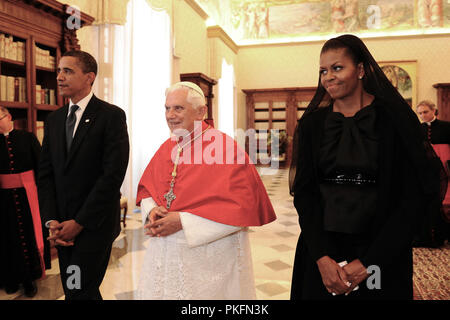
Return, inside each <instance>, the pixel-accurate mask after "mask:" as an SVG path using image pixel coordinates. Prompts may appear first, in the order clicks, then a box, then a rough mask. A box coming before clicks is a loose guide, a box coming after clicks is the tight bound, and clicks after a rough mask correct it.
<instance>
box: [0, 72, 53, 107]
mask: <svg viewBox="0 0 450 320" xmlns="http://www.w3.org/2000/svg"><path fill="white" fill-rule="evenodd" d="M55 93H56V92H55V90H54V89H48V88H43V87H42V86H41V85H39V84H38V85H36V104H51V105H56V94H55ZM26 97H27V80H26V79H25V78H24V77H13V76H5V75H0V101H10V102H26V101H27V98H26Z"/></svg>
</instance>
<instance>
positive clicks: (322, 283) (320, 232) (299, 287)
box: [290, 35, 440, 300]
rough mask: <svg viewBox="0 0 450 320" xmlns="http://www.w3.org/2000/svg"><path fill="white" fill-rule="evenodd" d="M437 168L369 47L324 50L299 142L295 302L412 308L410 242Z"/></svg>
mask: <svg viewBox="0 0 450 320" xmlns="http://www.w3.org/2000/svg"><path fill="white" fill-rule="evenodd" d="M436 161H438V160H437V158H435V157H434V156H433V153H432V151H431V148H430V147H429V146H428V145H427V144H426V143H424V142H423V138H422V133H421V129H420V123H419V121H418V119H417V116H416V115H415V114H414V112H413V111H412V109H411V107H410V106H409V105H408V104H407V102H406V101H405V100H404V99H403V98H402V97H401V95H400V94H399V93H398V92H397V90H396V89H395V88H394V87H393V86H392V85H391V83H390V82H389V80H388V79H387V78H386V76H385V75H384V73H383V71H382V70H381V69H380V67H379V66H378V64H377V63H376V62H375V60H374V59H373V57H372V55H371V54H370V52H369V51H368V49H367V47H366V46H365V45H364V43H363V42H362V41H361V40H360V39H359V38H358V37H355V36H352V35H343V36H340V37H337V38H333V39H331V40H328V41H327V42H326V43H325V44H324V46H323V48H322V51H321V54H320V76H319V84H318V89H317V91H316V93H315V95H314V97H313V99H312V100H311V102H310V104H309V106H308V108H307V110H306V112H305V114H304V115H303V117H302V118H301V119H300V120H299V122H298V125H297V129H296V133H295V137H294V152H293V160H292V165H291V171H290V189H291V194H292V195H293V196H294V204H295V207H296V209H297V212H298V214H299V222H300V227H301V234H300V237H299V241H298V245H297V251H296V256H295V262H294V272H293V278H292V289H291V299H294V300H295V299H377V298H380V299H412V296H413V291H412V274H413V269H412V246H411V241H412V238H413V234H414V231H415V229H416V228H417V222H418V221H419V220H420V217H421V216H423V214H424V212H425V210H424V207H425V204H426V203H427V202H428V201H429V199H430V198H431V197H433V196H435V195H436V194H438V193H439V191H440V190H439V170H438V169H437V162H436ZM370 272H372V274H370Z"/></svg>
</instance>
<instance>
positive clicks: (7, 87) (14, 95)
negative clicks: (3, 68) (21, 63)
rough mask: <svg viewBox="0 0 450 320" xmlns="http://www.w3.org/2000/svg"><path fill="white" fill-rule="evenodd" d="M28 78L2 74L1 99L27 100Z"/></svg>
mask: <svg viewBox="0 0 450 320" xmlns="http://www.w3.org/2000/svg"><path fill="white" fill-rule="evenodd" d="M26 97H27V79H25V78H24V77H13V76H6V75H0V100H1V101H12V102H13V101H16V102H26V100H27V98H26Z"/></svg>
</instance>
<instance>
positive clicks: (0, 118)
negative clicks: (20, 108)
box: [0, 114, 8, 120]
mask: <svg viewBox="0 0 450 320" xmlns="http://www.w3.org/2000/svg"><path fill="white" fill-rule="evenodd" d="M7 116H8V115H7V114H5V115H4V116H3V117H1V118H0V120H3V118H6V117H7Z"/></svg>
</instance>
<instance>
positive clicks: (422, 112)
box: [417, 104, 434, 122]
mask: <svg viewBox="0 0 450 320" xmlns="http://www.w3.org/2000/svg"><path fill="white" fill-rule="evenodd" d="M417 114H418V115H419V118H420V120H422V122H430V121H431V120H433V118H434V110H433V109H431V108H430V107H429V106H427V105H423V104H422V105H420V106H418V107H417Z"/></svg>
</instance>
